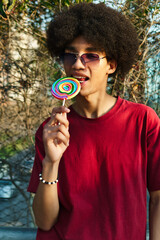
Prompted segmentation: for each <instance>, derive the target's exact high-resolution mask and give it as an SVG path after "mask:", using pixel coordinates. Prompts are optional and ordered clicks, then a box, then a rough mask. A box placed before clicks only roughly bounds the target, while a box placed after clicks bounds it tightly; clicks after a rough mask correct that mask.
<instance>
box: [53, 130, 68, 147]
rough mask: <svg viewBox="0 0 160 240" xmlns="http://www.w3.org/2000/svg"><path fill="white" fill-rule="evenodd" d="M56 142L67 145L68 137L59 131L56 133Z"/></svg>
mask: <svg viewBox="0 0 160 240" xmlns="http://www.w3.org/2000/svg"><path fill="white" fill-rule="evenodd" d="M56 139H57V143H58V144H61V143H63V144H64V145H66V146H68V143H69V137H66V136H65V135H64V134H62V133H61V132H58V133H57V137H56Z"/></svg>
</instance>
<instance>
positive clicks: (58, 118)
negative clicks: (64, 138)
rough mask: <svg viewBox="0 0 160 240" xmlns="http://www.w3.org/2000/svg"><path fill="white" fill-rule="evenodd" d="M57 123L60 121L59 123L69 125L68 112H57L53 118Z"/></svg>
mask: <svg viewBox="0 0 160 240" xmlns="http://www.w3.org/2000/svg"><path fill="white" fill-rule="evenodd" d="M53 119H54V120H53V121H54V122H55V123H58V124H59V125H64V126H65V127H66V128H68V127H69V121H68V120H67V118H66V114H65V113H64V114H59V113H57V114H56V115H55V116H54V118H53Z"/></svg>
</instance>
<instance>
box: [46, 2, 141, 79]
mask: <svg viewBox="0 0 160 240" xmlns="http://www.w3.org/2000/svg"><path fill="white" fill-rule="evenodd" d="M78 36H83V37H84V39H85V40H86V41H87V42H88V43H90V44H92V45H93V46H94V47H96V48H97V49H99V50H103V51H105V52H106V56H107V59H108V60H111V59H114V60H116V62H117V70H116V72H118V73H120V74H122V75H125V74H126V73H127V72H128V71H129V70H130V68H131V67H132V64H133V62H134V60H135V56H136V52H137V49H138V38H137V33H136V30H135V28H134V26H133V25H132V23H131V22H130V21H129V20H128V19H127V18H126V17H125V16H124V15H122V13H120V12H118V11H116V10H114V9H112V8H110V7H107V6H106V5H105V4H104V3H99V4H94V3H80V4H75V5H73V6H71V7H70V8H69V9H64V10H63V11H62V12H59V13H57V14H55V15H54V19H53V20H52V21H51V22H50V24H49V26H48V29H47V47H48V50H49V52H50V54H51V56H52V57H55V56H60V55H61V54H62V53H63V52H64V50H65V48H66V46H67V45H68V44H69V43H71V42H72V41H73V40H74V39H75V38H76V37H78Z"/></svg>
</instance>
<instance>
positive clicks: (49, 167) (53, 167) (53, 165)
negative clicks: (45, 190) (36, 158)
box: [42, 157, 59, 181]
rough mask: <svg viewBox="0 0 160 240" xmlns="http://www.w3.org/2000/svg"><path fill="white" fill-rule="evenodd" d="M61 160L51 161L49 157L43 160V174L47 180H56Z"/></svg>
mask: <svg viewBox="0 0 160 240" xmlns="http://www.w3.org/2000/svg"><path fill="white" fill-rule="evenodd" d="M58 168H59V162H58V163H57V162H50V161H48V159H47V157H45V158H44V159H43V161H42V176H43V178H44V179H47V181H55V179H57V177H58Z"/></svg>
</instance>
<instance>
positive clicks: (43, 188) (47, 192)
mask: <svg viewBox="0 0 160 240" xmlns="http://www.w3.org/2000/svg"><path fill="white" fill-rule="evenodd" d="M57 175H58V164H54V165H53V164H48V165H47V166H44V167H43V171H42V176H43V179H45V180H46V181H51V182H52V181H55V180H56V179H57ZM33 212H34V216H35V222H36V224H37V226H38V227H39V228H41V229H43V230H45V231H48V230H50V229H51V227H52V226H53V225H54V224H55V223H56V221H57V218H58V214H59V200H58V190H57V184H52V185H48V184H43V183H42V182H40V183H39V186H38V189H37V192H36V195H35V197H34V200H33Z"/></svg>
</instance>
